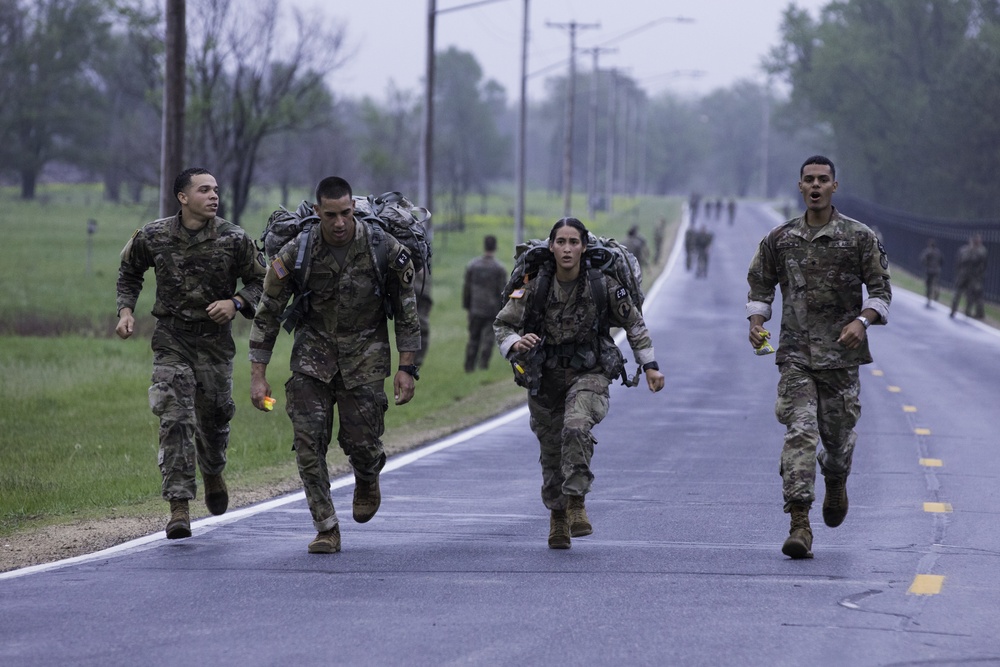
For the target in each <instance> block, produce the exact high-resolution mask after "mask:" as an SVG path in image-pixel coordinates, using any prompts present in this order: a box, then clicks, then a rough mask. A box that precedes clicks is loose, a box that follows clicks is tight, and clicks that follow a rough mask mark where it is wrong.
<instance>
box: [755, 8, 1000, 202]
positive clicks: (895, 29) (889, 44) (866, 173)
mask: <svg viewBox="0 0 1000 667" xmlns="http://www.w3.org/2000/svg"><path fill="white" fill-rule="evenodd" d="M997 14H998V10H997V7H996V3H995V2H989V1H987V0H947V1H936V2H935V1H930V0H921V1H917V0H914V1H912V2H897V1H895V0H843V1H840V2H831V3H830V4H829V5H827V7H826V8H825V9H824V10H823V12H822V14H821V15H820V17H819V19H817V20H813V19H812V18H810V16H809V15H808V14H807V13H806V12H805V11H803V10H799V9H796V8H794V7H790V8H789V9H788V10H786V12H785V15H784V21H783V25H782V44H781V45H780V46H779V47H778V48H776V49H775V50H774V51H773V52H772V54H771V57H770V59H769V62H768V66H769V68H770V70H771V71H772V72H775V73H779V74H782V75H784V76H785V77H787V79H788V81H789V82H790V83H791V84H792V86H793V101H796V102H802V103H805V104H804V106H805V107H807V108H810V109H812V110H814V112H815V114H816V115H815V119H816V120H818V121H822V122H826V123H828V124H829V126H830V128H831V129H832V131H833V133H834V135H835V137H836V143H837V147H838V151H839V154H838V161H839V162H840V163H842V165H843V167H844V169H845V173H848V172H849V173H851V174H852V178H851V184H852V188H853V189H854V192H855V194H860V195H862V196H868V197H871V198H874V199H876V200H878V201H880V202H881V203H883V204H886V205H889V206H895V207H898V208H910V209H914V208H919V209H921V210H922V211H923V212H925V213H932V214H939V215H945V214H948V215H954V213H955V209H954V207H956V206H957V207H958V208H959V210H964V211H965V212H970V211H971V210H972V209H971V208H970V204H969V202H971V201H972V199H973V197H974V194H973V193H974V192H976V186H975V185H973V184H972V183H971V181H972V180H974V179H969V178H968V176H967V174H970V173H984V170H985V171H986V173H989V172H990V171H993V170H995V169H996V168H997V166H1000V164H998V163H1000V159H998V158H1000V156H998V155H997V152H996V151H995V150H992V149H991V148H989V147H991V146H996V145H997V144H996V143H992V144H991V143H989V139H990V138H992V139H994V141H995V140H996V138H997V134H996V122H995V120H994V115H995V114H994V113H993V112H992V111H985V110H986V109H989V104H990V103H991V102H995V99H993V100H991V99H990V98H991V97H993V96H994V91H995V90H996V84H997V82H998V74H1000V70H998V67H1000V62H998V59H997V58H996V57H995V55H994V54H995V53H996V49H997V46H998V44H997V41H996V35H997V31H996V26H997V25H998V17H997ZM969 110H975V113H972V114H970V113H968V111H969ZM984 111H985V112H984ZM957 146H965V147H969V148H970V150H966V151H959V150H956V147H957ZM973 169H975V172H973V171H972V170H973ZM942 193H949V194H942Z"/></svg>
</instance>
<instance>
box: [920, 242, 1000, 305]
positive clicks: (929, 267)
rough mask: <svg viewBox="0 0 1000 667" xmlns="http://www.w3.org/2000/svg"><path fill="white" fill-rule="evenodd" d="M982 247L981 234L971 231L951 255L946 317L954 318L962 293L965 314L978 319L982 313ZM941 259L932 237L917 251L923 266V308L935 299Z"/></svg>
mask: <svg viewBox="0 0 1000 667" xmlns="http://www.w3.org/2000/svg"><path fill="white" fill-rule="evenodd" d="M987 254H988V253H987V251H986V246H984V245H983V237H982V236H980V235H979V234H973V235H972V236H971V237H969V241H968V242H967V243H966V244H965V245H963V246H962V247H961V248H959V249H958V253H957V255H956V257H955V295H954V297H953V298H952V302H951V313H950V317H955V313H956V312H958V307H959V305H960V304H961V301H962V296H963V295H964V296H965V314H966V315H967V316H968V317H974V318H976V319H982V318H983V317H985V315H986V307H985V304H984V303H983V283H984V281H985V278H986V259H987ZM943 264H944V258H943V256H942V254H941V249H940V248H938V247H937V242H936V241H935V240H934V239H928V240H927V246H926V247H925V248H924V249H923V251H922V252H921V253H920V265H921V266H923V267H924V286H925V292H926V296H927V308H930V307H931V303H932V302H934V301H936V300H937V298H938V293H939V289H938V280H939V278H940V277H941V268H942V266H943Z"/></svg>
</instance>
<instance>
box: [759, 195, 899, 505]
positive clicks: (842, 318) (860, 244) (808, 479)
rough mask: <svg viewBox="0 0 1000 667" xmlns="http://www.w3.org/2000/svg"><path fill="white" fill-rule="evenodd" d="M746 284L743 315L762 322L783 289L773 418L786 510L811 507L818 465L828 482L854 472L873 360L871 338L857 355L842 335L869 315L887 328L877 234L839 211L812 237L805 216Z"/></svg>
mask: <svg viewBox="0 0 1000 667" xmlns="http://www.w3.org/2000/svg"><path fill="white" fill-rule="evenodd" d="M747 281H748V282H749V284H750V292H749V294H748V297H747V298H748V303H747V309H746V312H747V317H750V316H751V315H761V316H763V318H764V321H767V320H769V319H770V318H771V304H772V303H773V302H774V288H775V286H776V285H780V286H781V301H782V312H781V336H780V340H779V345H778V349H777V353H776V355H775V363H777V364H778V368H779V370H780V379H779V381H778V399H777V402H776V403H775V415H776V416H777V418H778V421H779V422H781V423H782V424H784V425H785V427H786V432H785V443H784V448H783V449H782V453H781V468H780V472H781V475H782V478H783V480H784V485H783V494H784V499H785V511H786V512H788V511H789V509H790V507H791V505H792V504H804V505H811V504H812V502H813V500H815V492H814V487H815V482H816V463H815V462H816V461H817V460H818V461H819V466H820V469H821V471H822V472H823V475H824V476H826V477H830V478H831V479H837V478H843V479H846V478H847V476H848V475H849V474H850V472H851V457H852V455H853V452H854V444H855V441H856V440H857V434H856V433H855V432H854V426H855V425H856V424H857V421H858V418H859V417H860V414H861V404H860V402H859V400H858V396H859V394H860V389H861V388H860V382H859V377H858V376H859V374H858V366H859V365H860V364H868V363H871V361H872V357H871V353H870V352H869V349H868V339H867V337H866V338H865V340H864V342H863V343H862V344H861V346H860V347H859V348H858V349H855V350H849V349H847V348H845V347H843V346H842V345H840V344H839V343H837V338H838V337H839V336H840V332H841V330H842V329H843V327H844V326H846V325H847V324H848V323H850V322H851V321H852V320H853V319H854V318H856V317H857V316H858V315H860V314H861V311H862V310H864V309H866V308H871V309H872V310H874V311H876V312H877V313H878V314H879V320H878V323H879V324H885V323H886V322H887V321H888V316H889V303H890V302H891V300H892V289H891V286H890V284H889V262H888V259H887V258H886V254H885V249H884V248H883V247H882V244H881V243H880V242H879V241H878V239H877V238H876V236H875V233H874V232H873V231H872V230H871V229H869V228H868V227H866V226H865V225H863V224H861V223H860V222H858V221H857V220H852V219H851V218H848V217H846V216H843V215H841V214H840V213H839V212H837V211H836V209H834V211H833V216H832V218H831V221H830V222H829V223H828V224H827V225H826V226H824V227H822V228H821V229H820V230H818V231H817V232H815V236H813V232H812V231H811V230H810V229H809V228H808V226H807V225H806V221H805V217H804V216H803V217H799V218H794V219H792V220H789V221H788V222H785V223H783V224H781V225H779V226H777V227H775V228H774V229H772V230H771V232H770V233H768V235H767V236H765V237H764V239H763V240H762V241H761V242H760V246H759V247H758V248H757V252H756V254H755V255H754V257H753V260H752V261H751V262H750V269H749V271H748V274H747ZM862 285H864V286H865V287H866V288H867V290H868V297H867V298H864V299H863V293H862ZM820 441H822V443H823V450H822V451H820V452H819V454H818V455H817V449H818V444H819V442H820Z"/></svg>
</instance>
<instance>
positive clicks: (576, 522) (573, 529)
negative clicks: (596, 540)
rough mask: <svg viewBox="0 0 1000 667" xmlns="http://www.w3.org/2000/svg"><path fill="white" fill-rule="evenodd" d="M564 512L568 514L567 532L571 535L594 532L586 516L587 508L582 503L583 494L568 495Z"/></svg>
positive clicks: (577, 535) (581, 535)
mask: <svg viewBox="0 0 1000 667" xmlns="http://www.w3.org/2000/svg"><path fill="white" fill-rule="evenodd" d="M566 514H568V515H569V534H570V535H571V536H572V537H583V536H584V535H590V534H591V533H593V532H594V527H593V526H592V525H591V523H590V519H589V518H588V517H587V508H586V507H584V505H583V496H569V497H568V499H567V504H566Z"/></svg>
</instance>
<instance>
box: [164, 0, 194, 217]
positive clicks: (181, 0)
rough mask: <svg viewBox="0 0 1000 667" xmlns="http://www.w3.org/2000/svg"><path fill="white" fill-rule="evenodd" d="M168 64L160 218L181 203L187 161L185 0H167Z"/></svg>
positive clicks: (165, 79)
mask: <svg viewBox="0 0 1000 667" xmlns="http://www.w3.org/2000/svg"><path fill="white" fill-rule="evenodd" d="M166 3H167V12H166V14H167V15H166V19H167V34H166V40H165V46H166V59H165V60H166V65H165V70H166V71H165V73H164V77H163V133H162V136H161V141H160V217H161V218H163V217H166V216H168V215H173V214H174V213H176V212H177V208H178V206H179V204H178V203H177V198H176V197H174V178H176V176H177V174H179V173H180V172H181V170H183V168H184V167H183V164H184V86H185V73H184V68H185V54H186V51H187V29H186V27H185V0H166Z"/></svg>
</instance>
